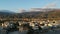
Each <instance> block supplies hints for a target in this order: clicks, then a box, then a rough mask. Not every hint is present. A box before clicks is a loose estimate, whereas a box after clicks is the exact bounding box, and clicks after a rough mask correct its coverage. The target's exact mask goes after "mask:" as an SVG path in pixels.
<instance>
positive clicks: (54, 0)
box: [0, 0, 60, 12]
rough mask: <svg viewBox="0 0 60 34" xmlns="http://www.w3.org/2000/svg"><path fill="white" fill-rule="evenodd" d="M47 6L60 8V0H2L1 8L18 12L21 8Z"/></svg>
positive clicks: (0, 1) (0, 2)
mask: <svg viewBox="0 0 60 34" xmlns="http://www.w3.org/2000/svg"><path fill="white" fill-rule="evenodd" d="M46 7H55V8H60V0H0V10H11V11H14V12H18V11H19V10H20V9H26V10H28V9H30V8H46Z"/></svg>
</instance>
